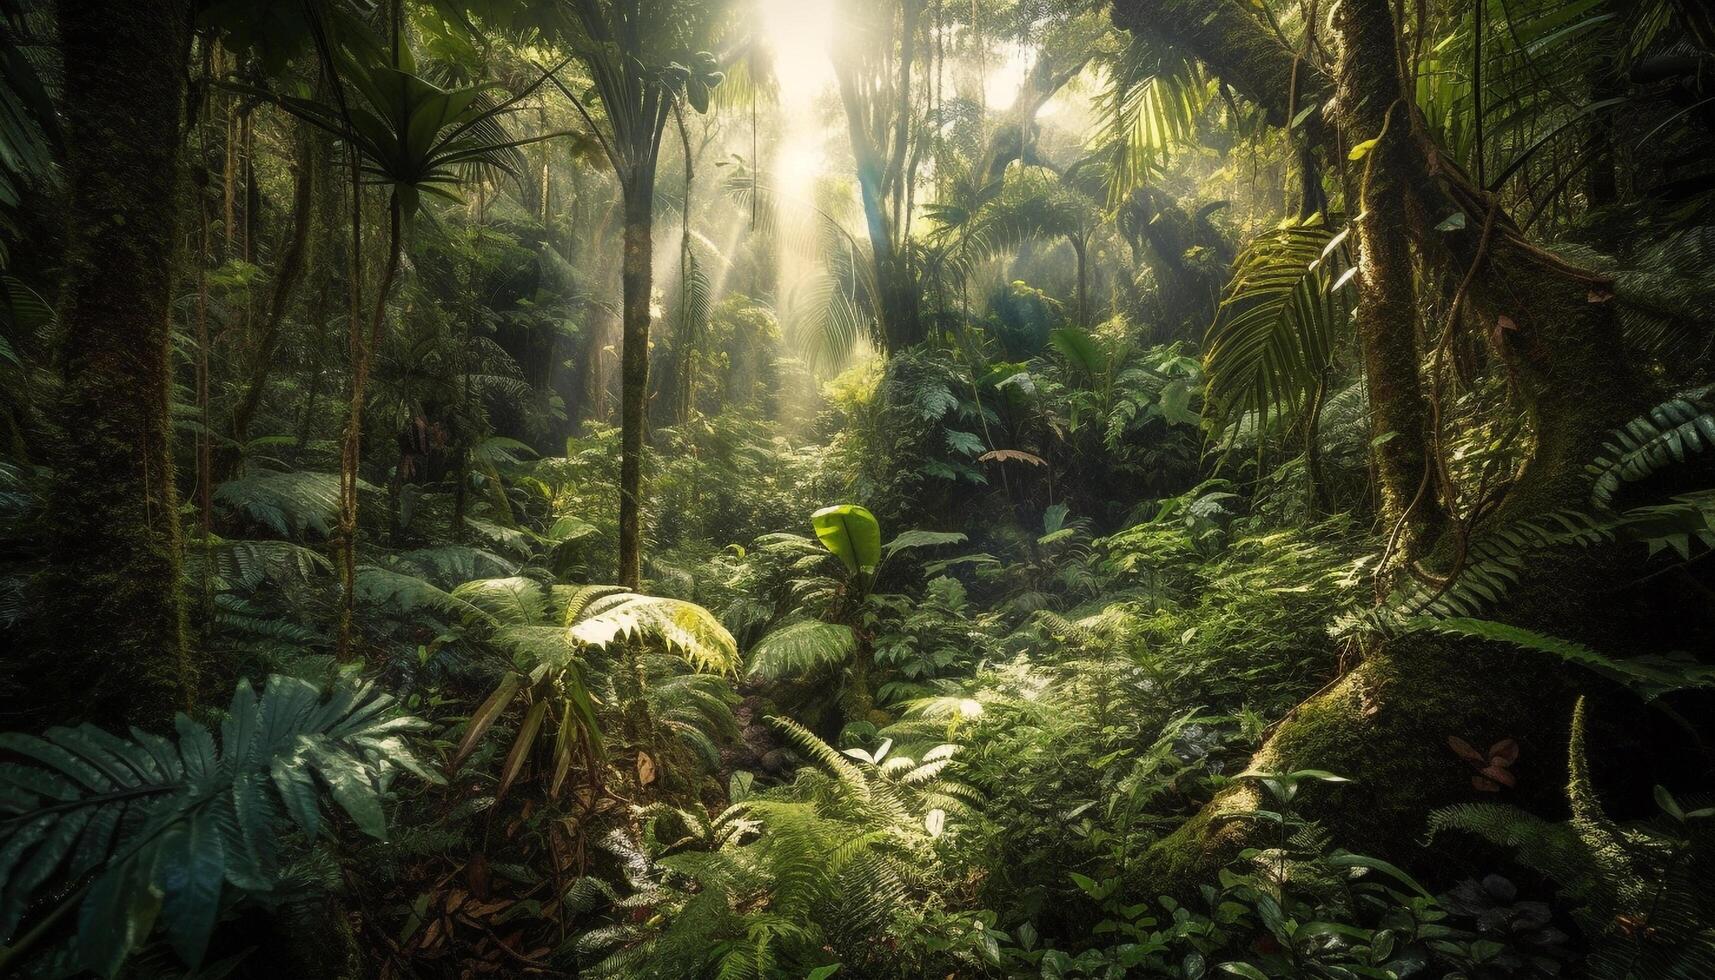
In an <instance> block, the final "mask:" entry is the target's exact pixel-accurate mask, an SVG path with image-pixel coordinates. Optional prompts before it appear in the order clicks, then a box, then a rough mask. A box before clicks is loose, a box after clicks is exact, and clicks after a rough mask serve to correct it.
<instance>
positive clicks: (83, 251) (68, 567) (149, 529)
mask: <svg viewBox="0 0 1715 980" xmlns="http://www.w3.org/2000/svg"><path fill="white" fill-rule="evenodd" d="M58 9H59V20H60V36H61V39H62V43H63V45H64V56H65V100H64V108H65V120H66V133H67V140H66V142H67V156H66V172H67V176H68V182H69V186H70V208H69V215H68V217H69V227H70V236H71V241H70V249H69V253H68V257H67V265H66V289H65V297H66V301H65V306H64V309H63V311H62V322H63V326H64V332H63V335H62V339H61V349H60V359H61V365H62V370H63V372H64V382H65V384H64V393H63V396H62V400H61V403H60V405H59V408H58V418H59V422H60V425H61V427H62V434H61V437H60V440H59V452H58V458H57V460H56V463H55V470H54V472H55V483H54V489H53V493H52V494H51V496H50V498H49V512H48V518H47V521H46V527H47V528H48V533H49V535H50V537H51V541H50V554H51V555H52V556H53V566H52V567H51V568H50V570H49V572H48V573H47V575H46V576H45V577H44V580H43V581H42V582H41V592H40V597H41V601H42V604H43V614H42V627H43V635H42V640H43V644H44V645H43V647H42V649H44V650H52V651H53V655H54V662H53V664H52V666H51V669H50V668H48V667H47V665H41V667H40V669H41V670H42V671H43V672H42V673H41V674H39V675H37V676H41V677H51V678H53V680H52V681H49V682H47V683H48V684H50V685H52V687H53V690H51V691H49V692H47V693H48V694H49V695H50V697H48V698H44V699H42V708H43V710H44V711H48V710H58V708H60V707H62V706H63V707H67V708H68V709H69V713H71V714H74V715H83V716H85V717H89V718H92V719H95V720H98V721H102V722H108V723H111V722H116V721H121V720H123V721H127V722H133V723H136V724H138V725H143V726H150V725H158V724H160V723H162V722H164V721H167V720H169V719H170V718H171V716H172V714H173V712H174V711H175V710H176V709H179V708H183V707H187V706H189V705H191V704H192V703H193V702H194V700H195V696H196V691H197V686H198V677H197V665H196V663H195V661H194V660H193V659H192V658H191V657H190V655H189V654H188V653H187V651H186V649H185V616H184V612H185V610H184V595H183V590H182V585H181V582H180V560H181V556H180V550H181V546H182V541H181V538H180V529H179V498H178V491H177V489H176V487H175V485H174V479H173V453H172V444H171V428H170V427H169V423H168V418H167V408H168V398H169V393H170V390H171V387H172V367H171V360H170V357H169V347H170V343H171V332H172V330H171V321H170V306H171V303H172V300H173V276H172V269H173V259H172V257H173V254H174V252H175V250H176V243H177V231H178V229H177V221H176V218H177V213H178V210H179V205H180V203H181V200H182V197H181V195H180V193H179V192H180V187H179V148H180V143H181V139H180V131H179V122H180V117H181V115H182V113H183V99H184V88H185V67H184V66H185V62H186V58H187V56H188V45H189V41H190V11H189V8H188V5H186V4H182V3H175V2H168V0H162V2H157V3H133V2H129V0H83V2H79V3H63V4H60V5H59V8H58ZM50 702H58V703H57V704H52V705H51V706H50ZM59 717H61V718H62V720H63V717H64V716H63V715H61V716H59Z"/></svg>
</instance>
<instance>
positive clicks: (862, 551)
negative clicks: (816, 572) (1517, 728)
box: [810, 504, 881, 582]
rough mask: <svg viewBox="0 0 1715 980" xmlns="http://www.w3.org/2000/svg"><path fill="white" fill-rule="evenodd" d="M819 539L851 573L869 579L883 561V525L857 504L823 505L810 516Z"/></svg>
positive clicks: (862, 578) (866, 580)
mask: <svg viewBox="0 0 1715 980" xmlns="http://www.w3.org/2000/svg"><path fill="white" fill-rule="evenodd" d="M810 526H811V527H813V528H815V529H816V540H818V541H820V542H822V544H823V546H824V547H826V548H827V549H828V550H829V551H831V552H833V553H834V557H836V558H838V559H839V560H840V563H841V564H842V565H845V566H846V572H847V573H848V574H851V575H854V576H857V577H858V578H859V579H861V580H863V581H865V582H868V581H869V580H870V579H871V578H873V577H874V576H875V570H876V567H877V566H879V565H880V564H881V524H880V522H878V521H877V520H876V519H875V515H874V514H871V513H870V512H869V511H868V510H866V509H865V508H863V507H859V506H858V505H857V504H836V505H834V506H832V507H823V508H822V509H821V510H819V511H816V512H815V513H814V514H811V515H810Z"/></svg>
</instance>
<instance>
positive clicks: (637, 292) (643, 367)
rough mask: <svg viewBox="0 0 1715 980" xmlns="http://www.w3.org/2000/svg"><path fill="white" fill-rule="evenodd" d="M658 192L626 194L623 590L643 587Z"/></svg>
mask: <svg viewBox="0 0 1715 980" xmlns="http://www.w3.org/2000/svg"><path fill="white" fill-rule="evenodd" d="M654 212H655V188H654V181H653V180H652V179H641V180H634V181H632V182H631V184H630V186H629V187H627V189H626V194H625V254H624V265H623V267H622V269H621V284H622V285H621V288H622V291H623V294H624V312H625V324H624V335H623V340H622V342H621V349H620V382H621V385H620V387H621V396H620V445H619V452H620V457H619V584H621V585H623V586H625V587H626V588H628V589H636V588H638V587H639V586H640V585H641V584H642V581H643V428H644V425H645V424H646V421H647V420H646V418H645V410H646V408H647V407H648V404H647V403H648V400H649V307H650V301H651V294H652V293H653V291H654V266H653V262H654V227H653V226H654V220H655V214H654Z"/></svg>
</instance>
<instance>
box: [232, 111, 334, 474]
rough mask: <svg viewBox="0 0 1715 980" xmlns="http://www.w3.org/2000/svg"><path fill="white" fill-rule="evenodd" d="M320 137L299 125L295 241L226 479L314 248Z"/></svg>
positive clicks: (258, 350)
mask: <svg viewBox="0 0 1715 980" xmlns="http://www.w3.org/2000/svg"><path fill="white" fill-rule="evenodd" d="M322 142H323V140H322V137H321V135H320V133H319V131H317V130H316V129H314V128H313V127H311V126H310V125H309V124H307V123H299V124H298V147H297V154H296V159H295V160H294V161H293V169H294V170H295V180H294V186H293V192H292V237H291V238H290V239H289V240H288V241H287V242H286V248H285V250H284V251H283V252H282V253H281V256H280V265H279V268H278V269H276V270H274V283H273V286H272V288H271V289H270V290H269V293H268V308H267V311H266V312H265V314H264V316H265V317H266V319H264V320H263V321H262V329H261V331H260V332H258V334H257V336H256V340H255V343H254V345H253V346H252V348H251V350H250V358H251V360H250V371H249V379H248V380H247V381H246V383H245V386H244V394H243V396H242V397H241V398H240V400H239V403H238V407H237V408H236V409H234V410H233V413H232V440H233V442H234V443H235V446H234V447H233V448H232V449H231V450H229V451H228V452H227V453H226V454H225V456H226V458H225V459H223V460H222V466H221V470H222V471H223V475H226V474H230V473H231V472H232V469H233V466H234V465H235V464H236V463H237V461H238V458H241V457H242V454H243V452H244V442H245V441H246V440H247V439H248V438H249V436H250V423H251V422H252V421H253V420H254V419H255V418H256V411H257V409H258V408H260V407H261V405H262V396H263V394H264V393H265V392H266V391H267V388H268V379H269V377H270V376H271V375H272V373H273V370H274V365H275V362H276V361H277V360H278V359H279V354H280V327H281V325H282V324H283V323H284V322H285V319H286V311H287V309H289V308H290V306H291V302H292V294H293V292H295V291H296V290H297V288H298V283H300V282H301V281H303V278H304V267H305V265H306V258H305V257H306V255H308V253H309V249H310V229H311V228H312V227H313V226H314V223H315V206H316V202H315V192H316V175H317V171H318V170H320V169H321V167H320V163H319V160H318V158H319V157H320V156H321V155H322V150H323V147H321V146H319V145H318V144H319V143H322Z"/></svg>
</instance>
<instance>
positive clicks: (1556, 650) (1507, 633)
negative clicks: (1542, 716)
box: [1406, 617, 1715, 701]
mask: <svg viewBox="0 0 1715 980" xmlns="http://www.w3.org/2000/svg"><path fill="white" fill-rule="evenodd" d="M1406 625H1407V626H1408V628H1412V627H1414V628H1418V629H1426V630H1431V631H1434V632H1437V633H1447V634H1450V635H1453V636H1466V637H1472V638H1474V639H1479V640H1488V641H1491V642H1496V643H1505V644H1509V645H1511V646H1515V647H1519V648H1521V649H1525V650H1534V651H1537V652H1539V653H1546V654H1549V655H1550V656H1555V657H1559V658H1560V659H1562V660H1564V661H1566V662H1567V663H1569V664H1575V665H1577V666H1579V667H1584V668H1586V669H1588V670H1591V671H1594V672H1596V673H1598V674H1601V675H1602V676H1604V677H1607V678H1608V679H1609V680H1612V681H1615V682H1617V683H1619V684H1623V685H1625V686H1626V687H1628V688H1630V689H1631V690H1632V691H1634V692H1636V693H1637V694H1638V696H1639V697H1641V698H1643V699H1644V700H1646V701H1653V700H1655V699H1656V698H1659V697H1661V696H1662V695H1664V694H1670V693H1672V692H1674V691H1683V690H1686V689H1688V688H1698V687H1704V688H1706V687H1715V667H1707V666H1704V665H1702V664H1699V663H1697V662H1696V661H1693V660H1689V659H1684V660H1674V659H1669V658H1666V657H1647V656H1646V657H1630V658H1626V659H1623V660H1622V659H1616V658H1614V657H1609V656H1607V655H1606V654H1603V653H1599V652H1597V651H1595V650H1592V649H1590V648H1589V647H1587V646H1585V645H1583V644H1582V643H1575V642H1573V641H1571V640H1564V639H1561V638H1559V637H1554V636H1547V635H1545V634H1542V633H1538V632H1536V631H1534V630H1528V629H1524V628H1522V627H1518V626H1510V625H1508V624H1506V623H1496V622H1491V621H1489V620H1484V619H1466V618H1462V617H1451V618H1447V619H1431V618H1419V619H1415V620H1411V621H1409V622H1408V623H1407V624H1406Z"/></svg>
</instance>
